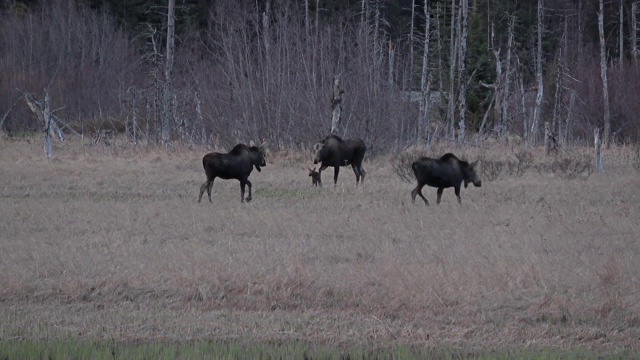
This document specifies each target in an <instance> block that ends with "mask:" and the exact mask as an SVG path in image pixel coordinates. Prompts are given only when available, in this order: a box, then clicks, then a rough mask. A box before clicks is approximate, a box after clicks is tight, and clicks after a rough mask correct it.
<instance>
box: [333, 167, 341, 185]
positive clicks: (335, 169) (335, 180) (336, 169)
mask: <svg viewBox="0 0 640 360" xmlns="http://www.w3.org/2000/svg"><path fill="white" fill-rule="evenodd" d="M339 173H340V166H334V167H333V186H336V185H338V174H339Z"/></svg>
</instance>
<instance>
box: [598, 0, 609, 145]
mask: <svg viewBox="0 0 640 360" xmlns="http://www.w3.org/2000/svg"><path fill="white" fill-rule="evenodd" d="M598 32H599V35H600V76H601V77H602V100H603V102H604V133H603V134H602V142H603V143H604V146H605V148H607V149H608V148H609V145H610V144H609V140H610V137H611V115H610V109H609V84H608V81H607V53H606V44H605V40H604V4H603V0H600V11H599V12H598Z"/></svg>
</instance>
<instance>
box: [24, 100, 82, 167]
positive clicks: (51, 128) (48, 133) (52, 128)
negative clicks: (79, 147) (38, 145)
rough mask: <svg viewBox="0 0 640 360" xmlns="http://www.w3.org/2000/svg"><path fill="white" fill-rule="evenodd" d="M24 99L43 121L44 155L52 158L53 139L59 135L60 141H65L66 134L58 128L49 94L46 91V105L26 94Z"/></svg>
mask: <svg viewBox="0 0 640 360" xmlns="http://www.w3.org/2000/svg"><path fill="white" fill-rule="evenodd" d="M24 99H25V101H26V102H27V105H28V106H29V108H30V109H31V111H32V112H33V114H34V115H35V116H36V117H37V118H38V120H41V121H42V124H43V126H44V127H43V129H44V153H45V155H46V156H47V159H49V158H51V138H52V137H54V136H55V135H58V139H60V141H64V134H63V133H62V130H61V129H60V127H59V126H58V123H57V121H56V120H57V118H56V117H55V116H54V115H53V114H52V113H51V102H50V100H49V92H47V90H45V91H44V104H43V103H41V102H40V101H38V99H36V98H35V96H33V95H31V94H29V93H24ZM76 134H77V133H76Z"/></svg>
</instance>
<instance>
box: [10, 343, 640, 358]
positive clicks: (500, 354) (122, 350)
mask: <svg viewBox="0 0 640 360" xmlns="http://www.w3.org/2000/svg"><path fill="white" fill-rule="evenodd" d="M638 355H640V354H637V353H636V354H631V353H628V352H625V353H618V354H610V355H608V356H605V355H603V354H597V353H592V352H588V351H586V350H558V349H550V350H530V349H523V350H497V351H490V350H487V351H482V350H480V351H471V350H460V349H457V350H453V349H446V348H445V349H442V348H441V349H429V348H417V347H408V346H404V345H397V346H395V347H391V348H389V349H383V348H376V347H375V346H373V345H372V346H369V347H353V348H350V349H339V348H337V347H332V346H319V345H314V344H308V343H303V342H297V341H288V342H267V343H255V342H250V341H196V342H184V343H175V342H144V343H127V342H112V341H95V342H93V341H57V340H51V341H42V342H38V341H16V342H12V341H0V360H4V359H54V360H55V359H95V360H100V359H132V360H135V359H397V360H405V359H424V358H430V359H431V358H435V359H545V360H547V359H607V358H610V359H622V358H634V357H637V356H638Z"/></svg>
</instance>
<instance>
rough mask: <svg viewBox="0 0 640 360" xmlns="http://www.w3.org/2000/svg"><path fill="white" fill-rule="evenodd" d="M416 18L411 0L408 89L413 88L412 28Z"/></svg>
mask: <svg viewBox="0 0 640 360" xmlns="http://www.w3.org/2000/svg"><path fill="white" fill-rule="evenodd" d="M415 17H416V0H411V28H410V31H409V88H411V87H413V66H414V64H413V62H414V60H413V53H414V51H413V45H414V42H415V40H414V34H413V26H414V23H415Z"/></svg>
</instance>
